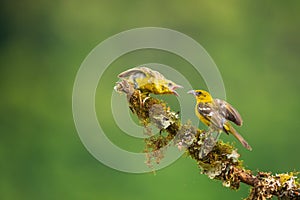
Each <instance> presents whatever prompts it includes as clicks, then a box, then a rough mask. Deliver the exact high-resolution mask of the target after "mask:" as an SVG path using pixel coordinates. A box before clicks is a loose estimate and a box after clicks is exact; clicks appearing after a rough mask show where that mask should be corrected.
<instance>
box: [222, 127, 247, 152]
mask: <svg viewBox="0 0 300 200" xmlns="http://www.w3.org/2000/svg"><path fill="white" fill-rule="evenodd" d="M226 131H227V132H229V133H231V134H232V135H234V137H235V138H236V139H238V140H239V141H240V143H242V145H243V146H244V147H245V148H246V149H248V150H250V151H251V150H252V147H251V146H250V145H249V144H248V142H247V141H246V140H245V139H244V138H243V137H242V136H241V135H240V134H239V133H238V132H237V131H236V130H235V129H234V128H233V127H232V126H231V125H229V126H228V130H226Z"/></svg>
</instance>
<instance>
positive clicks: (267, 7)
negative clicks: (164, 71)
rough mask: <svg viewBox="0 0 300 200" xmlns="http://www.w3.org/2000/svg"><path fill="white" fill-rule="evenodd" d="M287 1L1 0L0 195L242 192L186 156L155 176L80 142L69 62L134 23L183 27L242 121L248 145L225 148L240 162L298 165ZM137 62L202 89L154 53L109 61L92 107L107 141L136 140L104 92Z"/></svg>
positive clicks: (293, 15)
mask: <svg viewBox="0 0 300 200" xmlns="http://www.w3.org/2000/svg"><path fill="white" fill-rule="evenodd" d="M299 9H300V2H298V1H286V2H282V1H250V0H249V1H238V0H230V1H226V2H220V1H218V2H217V1H205V2H204V1H201V2H200V1H189V2H182V1H95V0H92V1H61V0H55V1H45V0H44V1H34V0H26V1H18V2H17V1H15V2H13V1H1V6H0V25H1V31H0V65H1V67H0V76H1V77H0V91H1V95H0V97H1V98H0V110H1V120H0V121H1V122H0V123H1V126H0V128H1V139H0V159H1V164H0V169H1V175H0V199H73V200H74V199H145V200H147V199H182V198H190V199H192V198H193V199H241V198H242V197H246V196H247V194H248V187H247V186H244V185H242V187H241V189H240V190H239V191H238V192H234V191H230V190H229V189H227V188H225V187H223V186H222V184H221V183H220V182H218V181H212V180H209V179H208V178H207V177H206V176H204V175H201V174H199V172H200V171H199V169H198V168H197V166H196V163H195V162H194V161H193V160H191V159H190V158H188V157H186V156H183V157H182V158H180V159H179V160H177V161H176V162H175V163H173V164H172V165H170V166H169V167H167V168H164V169H163V170H160V171H157V172H156V175H154V174H153V173H148V174H128V173H123V172H119V171H116V170H113V169H110V168H109V167H106V166H104V165H103V164H101V163H100V162H99V161H97V160H96V159H95V158H93V157H92V156H91V155H90V154H89V153H88V151H87V150H86V149H85V147H84V146H83V144H82V143H81V141H80V139H79V136H78V134H77V132H76V129H75V126H74V122H73V118H72V105H71V104H72V87H73V82H74V79H75V76H76V72H77V70H78V68H79V66H80V64H81V63H82V61H83V60H84V58H85V57H86V56H87V54H88V53H89V52H90V51H91V50H92V49H93V48H94V47H95V46H96V45H97V44H98V43H99V42H101V41H103V40H105V39H106V38H108V37H109V36H112V35H114V34H116V33H119V32H121V31H124V30H127V29H131V28H136V27H145V26H157V27H165V28H170V29H174V30H177V31H180V32H182V33H184V34H187V35H188V36H190V37H192V38H193V39H195V40H196V41H198V42H199V43H200V44H202V45H203V47H204V48H205V49H206V50H207V51H208V53H209V54H210V55H211V57H212V58H213V60H214V61H215V62H216V64H217V66H218V68H219V70H220V72H221V74H222V76H223V80H224V84H225V86H226V92H227V100H228V101H229V102H231V103H232V104H233V105H235V107H236V108H237V109H238V110H239V111H240V113H241V114H242V116H243V118H244V126H243V127H241V128H239V129H238V130H239V131H240V132H241V133H242V135H244V136H245V138H247V140H248V141H249V143H250V144H251V145H252V147H253V151H252V152H249V151H247V150H245V149H243V148H242V147H241V145H239V144H238V143H237V144H236V146H237V147H238V148H239V152H240V153H241V155H242V158H243V159H244V160H245V165H246V166H248V167H249V168H250V169H252V170H254V171H255V170H264V171H273V172H274V173H276V172H278V173H279V172H287V171H293V170H300V159H299V154H300V148H299V141H300V134H299V129H300V123H299V111H300V104H299V100H300V95H299V87H300V81H299V72H300V70H299V65H300V57H299V55H300V39H299V35H300V23H299V17H300V14H299ZM148 62H159V63H163V64H166V65H169V66H172V67H174V68H175V69H176V70H178V71H180V72H182V73H183V74H184V75H185V76H186V77H187V78H188V79H189V80H190V81H191V83H192V85H193V87H195V88H199V87H204V88H205V85H203V84H202V83H203V81H202V79H201V77H200V76H195V75H194V71H193V69H192V66H190V65H189V64H188V63H186V62H185V61H184V60H182V59H180V58H178V57H177V56H175V55H171V54H168V53H166V52H161V51H155V50H144V51H137V52H132V53H129V54H127V55H124V56H122V57H121V58H119V59H118V60H116V61H115V62H114V63H113V64H112V65H111V66H110V68H108V69H107V70H106V72H105V74H104V76H103V78H102V79H101V80H100V82H99V88H98V91H97V96H96V100H97V105H96V108H97V115H98V118H99V121H101V122H100V123H101V124H102V125H103V126H104V130H105V131H106V132H107V134H108V137H110V138H111V140H112V141H113V142H115V143H116V144H118V145H119V146H121V147H122V148H124V149H127V150H132V151H136V152H140V151H142V150H143V141H141V140H138V139H136V138H131V137H129V136H127V135H126V136H125V135H124V133H123V132H122V131H121V130H120V129H118V127H117V126H116V124H115V122H114V121H113V118H112V115H111V113H110V110H109V109H110V107H109V106H110V97H111V92H112V87H113V85H114V83H115V82H116V81H117V78H116V75H117V74H118V73H120V72H121V71H123V70H124V69H127V68H130V67H132V66H136V65H139V64H142V63H148ZM100 67H101V66H100ZM170 78H171V77H170ZM169 98H170V99H169V100H170V104H174V105H175V107H176V105H177V104H178V102H177V101H176V99H175V98H174V97H169ZM121 100H124V98H120V101H121ZM222 139H223V140H225V141H235V140H234V139H233V138H232V137H227V136H226V135H223V136H222ZM132 144H136V145H132Z"/></svg>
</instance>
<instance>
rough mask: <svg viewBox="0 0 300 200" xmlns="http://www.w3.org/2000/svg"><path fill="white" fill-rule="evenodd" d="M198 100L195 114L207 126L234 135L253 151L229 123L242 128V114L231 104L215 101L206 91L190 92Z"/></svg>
mask: <svg viewBox="0 0 300 200" xmlns="http://www.w3.org/2000/svg"><path fill="white" fill-rule="evenodd" d="M188 93H189V94H193V95H194V96H195V98H196V101H197V103H196V107H195V113H196V115H197V117H198V118H199V119H200V121H201V122H203V123H204V124H205V125H207V126H209V127H210V128H212V130H216V131H218V132H221V131H224V132H225V133H227V134H229V133H231V134H232V135H234V136H235V137H236V138H237V139H238V140H239V141H240V142H241V143H242V145H243V146H244V147H245V148H247V149H248V150H250V151H251V150H252V148H251V146H250V145H249V144H248V142H247V141H246V140H245V139H244V138H243V137H242V136H241V135H240V134H239V133H238V132H237V131H236V130H235V129H234V128H233V126H232V125H231V124H230V122H229V121H231V122H233V123H235V124H236V125H238V126H241V125H242V123H243V120H242V118H241V116H240V114H239V113H238V112H237V111H236V109H234V108H233V107H232V106H231V105H230V104H229V103H227V102H226V101H224V100H220V99H213V98H212V96H211V95H210V94H209V93H208V92H207V91H204V90H190V91H189V92H188Z"/></svg>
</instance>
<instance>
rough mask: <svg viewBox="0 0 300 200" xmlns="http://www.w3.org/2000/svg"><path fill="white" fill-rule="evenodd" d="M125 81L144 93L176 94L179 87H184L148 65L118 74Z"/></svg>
mask: <svg viewBox="0 0 300 200" xmlns="http://www.w3.org/2000/svg"><path fill="white" fill-rule="evenodd" d="M118 77H119V78H120V79H122V80H123V81H124V80H125V81H127V82H128V83H130V84H132V85H133V87H134V89H137V90H140V91H141V92H142V93H144V94H149V93H153V94H174V95H176V96H179V95H178V93H177V92H176V89H177V88H183V87H182V86H181V85H178V84H176V83H174V82H173V81H171V80H168V79H166V78H165V77H164V76H163V75H162V74H161V73H159V72H158V71H155V70H152V69H150V68H148V67H135V68H132V69H129V70H127V71H124V72H122V73H120V74H119V75H118Z"/></svg>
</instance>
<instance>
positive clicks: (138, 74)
mask: <svg viewBox="0 0 300 200" xmlns="http://www.w3.org/2000/svg"><path fill="white" fill-rule="evenodd" d="M131 76H132V77H133V79H135V78H144V77H146V76H147V74H146V72H145V71H144V70H143V69H142V68H137V67H136V68H132V69H129V70H126V71H124V72H122V73H121V74H119V75H118V77H119V78H129V77H131Z"/></svg>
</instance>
